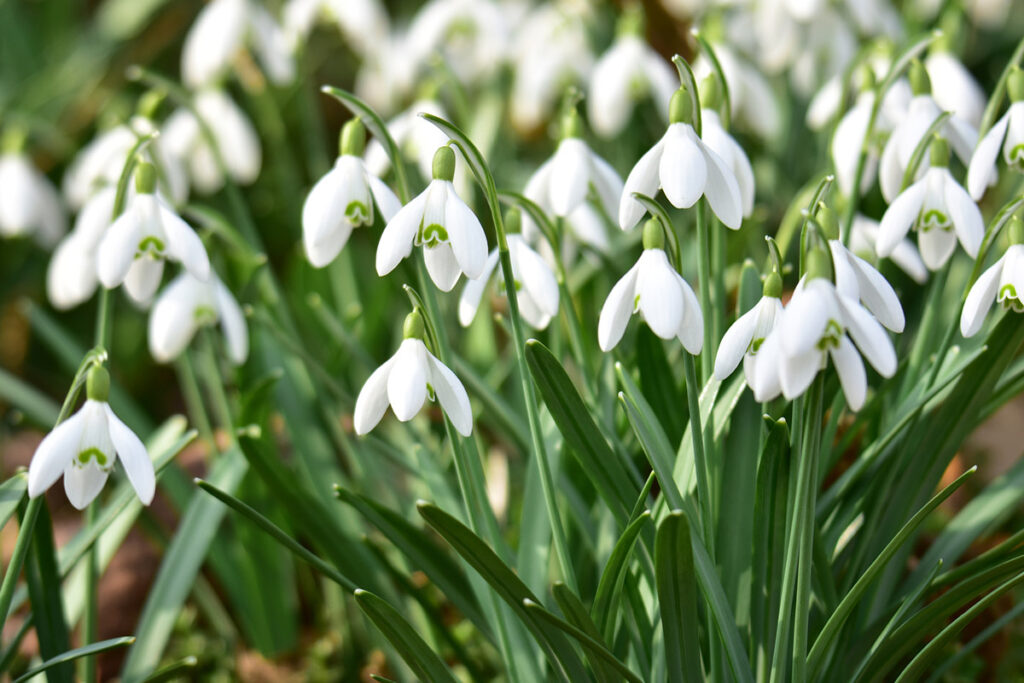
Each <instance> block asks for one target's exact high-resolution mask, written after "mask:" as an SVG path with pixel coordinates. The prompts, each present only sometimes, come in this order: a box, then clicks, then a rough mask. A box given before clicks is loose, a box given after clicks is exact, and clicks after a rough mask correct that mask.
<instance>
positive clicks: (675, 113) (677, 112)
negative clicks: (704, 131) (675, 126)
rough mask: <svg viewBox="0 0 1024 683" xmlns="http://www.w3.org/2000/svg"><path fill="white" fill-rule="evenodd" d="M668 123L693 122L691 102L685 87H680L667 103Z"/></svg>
mask: <svg viewBox="0 0 1024 683" xmlns="http://www.w3.org/2000/svg"><path fill="white" fill-rule="evenodd" d="M668 120H669V123H690V122H691V121H692V120H693V102H692V101H691V100H690V93H689V92H688V91H687V90H686V87H685V86H680V87H679V90H676V91H675V93H673V95H672V99H671V100H670V101H669V103H668Z"/></svg>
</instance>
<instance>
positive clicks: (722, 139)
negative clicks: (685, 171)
mask: <svg viewBox="0 0 1024 683" xmlns="http://www.w3.org/2000/svg"><path fill="white" fill-rule="evenodd" d="M707 113H708V114H711V115H712V116H714V118H713V119H710V120H711V121H716V120H717V114H715V113H714V112H712V111H709V112H707ZM708 121H709V119H707V118H705V122H704V129H703V131H702V132H703V140H704V144H705V145H707V146H708V147H709V148H710V149H711V151H713V152H714V153H715V154H717V155H718V156H719V157H721V158H722V160H723V161H724V162H725V163H726V166H727V167H728V169H729V170H730V171H732V174H733V176H734V177H735V178H736V182H737V184H738V186H739V191H740V198H741V201H742V206H743V216H744V217H748V218H749V217H750V213H751V211H753V209H754V169H753V168H751V166H750V159H748V158H747V154H746V152H744V151H743V148H742V147H740V145H739V143H737V142H736V140H734V139H733V137H732V136H731V135H729V134H728V133H727V132H726V131H725V129H723V128H722V126H721V124H719V125H717V126H714V125H712V126H708ZM708 170H709V171H710V170H711V169H710V168H709V169H708ZM709 185H710V182H709Z"/></svg>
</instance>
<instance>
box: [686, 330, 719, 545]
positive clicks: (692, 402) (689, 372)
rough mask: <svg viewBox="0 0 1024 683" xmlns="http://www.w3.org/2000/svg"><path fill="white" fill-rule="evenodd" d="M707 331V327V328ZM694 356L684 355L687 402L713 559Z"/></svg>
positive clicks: (708, 484) (699, 494)
mask: <svg viewBox="0 0 1024 683" xmlns="http://www.w3.org/2000/svg"><path fill="white" fill-rule="evenodd" d="M705 329H706V327H705ZM695 365H696V364H695V363H694V360H693V356H691V355H690V354H689V353H683V367H684V368H685V372H686V402H687V403H688V404H689V409H690V435H691V436H692V437H693V464H694V468H695V469H696V472H697V497H698V498H700V504H701V506H700V510H701V515H700V516H701V522H702V524H703V527H704V544H705V545H706V546H707V549H708V554H709V555H710V556H711V558H712V559H714V557H715V527H714V519H713V515H714V509H715V507H714V504H713V501H712V500H711V480H710V479H709V476H708V461H707V453H706V452H705V451H704V427H703V425H702V424H701V422H702V421H701V419H700V402H699V400H698V397H699V395H700V385H698V384H697V369H696V367H695Z"/></svg>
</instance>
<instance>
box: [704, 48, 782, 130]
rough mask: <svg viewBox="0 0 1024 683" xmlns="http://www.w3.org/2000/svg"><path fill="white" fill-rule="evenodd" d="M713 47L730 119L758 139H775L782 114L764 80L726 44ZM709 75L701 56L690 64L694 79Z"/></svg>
mask: <svg viewBox="0 0 1024 683" xmlns="http://www.w3.org/2000/svg"><path fill="white" fill-rule="evenodd" d="M713 47H714V50H715V55H716V56H717V57H718V62H719V63H720V64H721V65H722V73H723V74H724V75H725V82H726V84H728V86H729V104H730V107H729V109H730V115H731V116H732V119H733V120H734V121H736V122H737V123H738V124H739V125H742V126H745V128H746V129H747V130H750V131H752V132H753V133H754V134H756V135H757V136H758V137H760V138H762V139H772V138H775V137H777V136H778V135H779V134H780V133H781V132H782V112H781V111H780V109H779V103H778V100H776V98H775V93H773V92H772V88H771V85H769V84H768V81H767V79H765V77H764V75H762V74H761V72H760V71H758V70H757V68H756V67H755V66H754V65H752V64H750V63H749V62H748V61H746V60H745V59H744V58H743V57H741V56H740V55H739V54H737V53H736V52H735V51H734V50H733V49H732V48H730V47H729V46H728V45H726V44H724V43H716V44H715V45H713ZM711 73H712V70H711V64H710V61H709V60H708V58H707V57H705V56H704V55H703V54H701V55H700V56H698V57H697V59H696V60H694V63H693V74H694V76H695V77H696V78H697V79H699V80H703V79H705V78H707V77H708V76H709V75H711ZM701 104H702V105H703V104H704V103H703V101H702V102H701Z"/></svg>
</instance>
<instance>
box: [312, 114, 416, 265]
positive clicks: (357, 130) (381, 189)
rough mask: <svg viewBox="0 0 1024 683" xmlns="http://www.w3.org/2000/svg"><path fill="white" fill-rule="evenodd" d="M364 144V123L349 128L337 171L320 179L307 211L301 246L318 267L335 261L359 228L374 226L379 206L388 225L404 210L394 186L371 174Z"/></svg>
mask: <svg viewBox="0 0 1024 683" xmlns="http://www.w3.org/2000/svg"><path fill="white" fill-rule="evenodd" d="M365 142H366V129H365V128H364V127H363V124H362V122H361V121H360V120H359V119H352V120H351V121H349V122H348V123H346V124H345V127H344V128H343V129H342V133H341V142H340V150H341V154H340V155H339V156H338V159H337V161H335V162H334V168H333V169H331V170H330V171H328V172H327V174H326V175H325V176H324V177H323V178H321V179H320V180H318V181H317V183H316V185H314V186H313V189H312V190H311V191H310V193H309V196H308V197H307V198H306V203H305V204H304V205H303V207H302V242H303V245H304V246H305V248H306V258H308V259H309V262H310V263H312V264H313V265H314V266H315V267H317V268H323V267H324V266H326V265H327V264H329V263H330V262H331V261H333V260H334V258H335V257H336V256H337V255H338V253H339V252H340V251H341V250H342V249H343V248H344V246H345V244H346V243H347V242H348V238H349V236H350V235H351V234H352V230H353V229H354V228H358V227H360V226H364V225H365V226H371V225H373V222H374V220H375V219H374V206H375V205H376V207H377V209H378V210H379V211H380V213H381V215H382V216H383V217H384V220H385V221H389V220H391V219H392V218H393V217H394V215H395V214H396V213H398V210H399V209H400V208H402V204H401V202H399V201H398V197H396V196H395V193H394V192H392V191H391V188H389V187H388V186H387V185H385V184H384V183H383V182H382V181H381V180H380V179H379V178H377V177H375V176H373V175H371V174H370V173H369V172H368V171H367V170H366V164H365V163H364V162H363V159H362V156H361V155H362V153H363V146H364V144H365Z"/></svg>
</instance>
